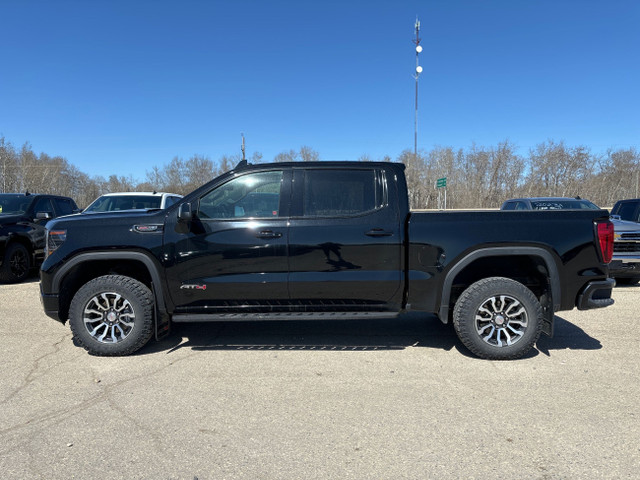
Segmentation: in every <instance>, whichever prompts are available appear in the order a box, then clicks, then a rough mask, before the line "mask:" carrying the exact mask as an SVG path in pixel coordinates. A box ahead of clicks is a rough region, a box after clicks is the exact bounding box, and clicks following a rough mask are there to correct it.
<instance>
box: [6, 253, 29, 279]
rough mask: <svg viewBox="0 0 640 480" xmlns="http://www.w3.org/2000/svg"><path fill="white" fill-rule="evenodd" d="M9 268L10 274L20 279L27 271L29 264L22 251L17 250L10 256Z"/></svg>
mask: <svg viewBox="0 0 640 480" xmlns="http://www.w3.org/2000/svg"><path fill="white" fill-rule="evenodd" d="M9 264H10V266H11V273H12V274H13V275H15V276H16V277H18V278H20V277H22V276H23V275H25V274H26V273H27V271H28V270H29V262H28V260H27V256H26V254H25V253H24V252H23V251H22V250H17V251H15V252H14V253H13V255H11V259H10V260H9Z"/></svg>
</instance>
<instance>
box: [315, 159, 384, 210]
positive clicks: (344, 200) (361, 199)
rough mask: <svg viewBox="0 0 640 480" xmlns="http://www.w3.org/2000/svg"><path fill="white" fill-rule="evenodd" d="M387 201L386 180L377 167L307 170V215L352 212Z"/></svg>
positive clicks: (377, 206) (375, 206) (370, 207)
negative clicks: (384, 180) (384, 183)
mask: <svg viewBox="0 0 640 480" xmlns="http://www.w3.org/2000/svg"><path fill="white" fill-rule="evenodd" d="M382 205H383V182H382V177H381V174H380V173H379V172H378V171H376V170H343V169H340V170H326V169H323V170H307V171H306V172H305V177H304V203H303V212H302V213H303V215H304V216H307V217H318V216H345V215H346V216H349V215H359V214H361V213H364V212H368V211H371V210H375V209H376V208H380V207H381V206H382Z"/></svg>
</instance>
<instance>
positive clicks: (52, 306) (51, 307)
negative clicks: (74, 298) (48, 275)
mask: <svg viewBox="0 0 640 480" xmlns="http://www.w3.org/2000/svg"><path fill="white" fill-rule="evenodd" d="M59 300H60V299H59V298H58V294H57V293H53V294H46V293H44V292H43V291H42V284H41V285H40V303H41V304H42V307H43V308H44V313H45V315H47V316H48V317H51V318H53V319H54V320H57V321H58V322H61V323H64V322H65V321H64V320H62V319H60V315H59V314H58V305H59V303H58V302H59Z"/></svg>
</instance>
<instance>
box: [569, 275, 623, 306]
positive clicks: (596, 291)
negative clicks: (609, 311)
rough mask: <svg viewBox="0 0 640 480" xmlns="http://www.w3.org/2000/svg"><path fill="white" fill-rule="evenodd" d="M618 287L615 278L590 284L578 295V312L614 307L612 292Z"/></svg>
mask: <svg viewBox="0 0 640 480" xmlns="http://www.w3.org/2000/svg"><path fill="white" fill-rule="evenodd" d="M615 286H616V281H615V280H614V279H613V278H607V279H606V280H598V281H594V282H589V283H588V284H587V285H586V286H585V287H584V288H583V289H582V292H581V293H580V295H578V302H577V307H578V310H589V309H591V308H603V307H608V306H609V305H613V298H611V291H612V290H613V287H615Z"/></svg>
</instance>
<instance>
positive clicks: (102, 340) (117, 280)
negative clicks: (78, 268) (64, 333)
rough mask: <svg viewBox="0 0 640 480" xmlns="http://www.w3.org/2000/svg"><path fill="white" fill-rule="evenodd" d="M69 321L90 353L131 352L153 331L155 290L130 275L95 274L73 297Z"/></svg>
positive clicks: (124, 353)
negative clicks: (95, 276)
mask: <svg viewBox="0 0 640 480" xmlns="http://www.w3.org/2000/svg"><path fill="white" fill-rule="evenodd" d="M69 325H70V326H71V331H72V333H73V338H74V340H75V341H76V343H77V344H79V345H80V346H82V347H84V348H85V350H87V351H88V352H89V353H91V354H93V355H101V356H114V355H129V354H131V353H133V352H135V351H137V350H139V349H140V348H142V347H143V346H144V345H145V344H146V343H147V342H148V341H149V339H150V338H151V335H152V334H153V294H152V293H151V290H149V288H148V287H147V286H146V285H145V284H143V283H142V282H139V281H138V280H135V279H133V278H130V277H125V276H122V275H105V276H103V277H98V278H94V279H93V280H91V281H89V282H87V283H86V284H85V285H83V286H82V287H81V288H80V290H78V292H77V293H76V294H75V296H74V297H73V300H72V301H71V307H70V309H69Z"/></svg>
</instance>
